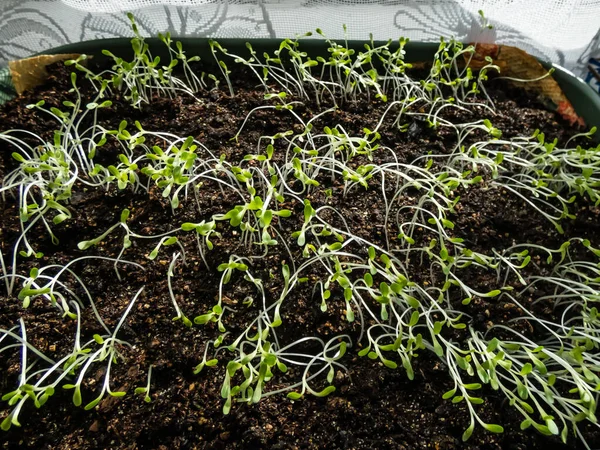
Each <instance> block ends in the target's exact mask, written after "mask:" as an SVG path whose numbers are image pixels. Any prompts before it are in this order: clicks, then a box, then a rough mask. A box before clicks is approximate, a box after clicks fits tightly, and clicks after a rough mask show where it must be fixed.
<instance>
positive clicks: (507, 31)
mask: <svg viewBox="0 0 600 450" xmlns="http://www.w3.org/2000/svg"><path fill="white" fill-rule="evenodd" d="M479 9H482V10H483V11H484V12H485V15H486V17H488V19H489V20H490V23H492V24H493V25H494V26H495V36H494V38H495V39H496V40H497V42H500V43H504V44H507V45H514V46H518V47H521V48H523V49H524V50H526V51H528V52H529V53H531V54H533V55H535V56H538V57H541V58H542V59H545V60H548V61H551V62H554V63H556V64H559V65H561V66H563V67H566V68H568V69H570V70H571V71H573V72H574V73H576V74H577V75H579V76H583V77H585V76H586V75H588V65H589V60H590V57H593V56H597V55H598V53H599V52H600V32H599V31H600V0H392V1H386V0H345V1H344V0H163V1H161V0H0V66H1V65H4V64H5V63H6V62H7V61H9V60H12V59H20V58H24V57H27V56H30V55H32V54H34V53H37V52H40V51H43V50H47V49H50V48H53V47H58V46H61V45H65V44H68V43H72V42H78V41H86V40H92V39H102V38H114V37H121V36H130V35H131V31H130V28H129V23H128V21H127V19H126V16H125V12H126V11H131V12H133V13H134V14H135V16H136V18H137V21H138V23H139V25H140V30H141V31H142V33H143V34H144V35H147V36H151V35H155V34H156V33H158V32H164V31H170V32H171V34H173V35H175V36H202V37H216V38H219V37H221V38H223V37H233V38H244V39H252V38H268V37H272V38H282V37H294V36H295V35H296V34H302V33H305V32H307V31H311V30H314V29H315V28H316V27H320V28H321V29H323V30H324V32H325V33H326V34H327V35H328V36H331V37H333V38H341V37H343V28H342V25H343V24H346V25H347V30H348V38H350V39H367V38H368V37H369V33H373V35H374V37H375V39H388V38H394V39H395V38H397V37H399V36H406V37H409V38H411V39H412V40H421V41H433V40H437V39H438V38H439V36H446V37H449V36H454V37H456V38H458V39H461V40H466V41H468V40H469V39H470V38H471V37H472V35H473V32H474V31H473V30H477V29H478V28H477V24H478V23H479V15H478V13H477V11H478V10H479Z"/></svg>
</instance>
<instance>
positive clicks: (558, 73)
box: [0, 38, 600, 139]
mask: <svg viewBox="0 0 600 450" xmlns="http://www.w3.org/2000/svg"><path fill="white" fill-rule="evenodd" d="M178 40H180V41H181V42H182V44H183V48H184V50H185V52H186V53H187V54H188V55H198V56H200V57H201V58H202V59H205V60H210V61H212V55H211V54H210V47H209V45H208V39H207V38H180V39H178ZM146 42H147V43H148V44H149V45H150V51H151V53H152V55H153V56H160V57H161V58H166V57H168V53H167V50H166V47H165V45H164V44H163V43H162V42H161V41H160V40H159V39H158V38H148V39H146ZM280 42H281V40H280V39H256V40H252V41H251V43H252V46H253V48H254V50H256V51H257V52H258V54H259V55H260V54H262V53H263V52H265V51H266V52H269V53H271V54H272V52H273V51H274V50H276V49H278V48H279V44H280ZM219 43H220V44H221V45H222V46H223V47H225V48H227V49H228V50H229V51H231V52H233V53H237V54H239V55H244V56H245V55H248V50H247V49H246V40H245V39H244V40H242V39H219ZM375 44H383V42H381V41H379V42H375ZM348 45H349V47H350V48H354V49H356V50H361V49H363V48H364V42H363V41H349V42H348ZM395 45H396V46H397V45H398V44H397V43H396V44H395ZM393 46H394V44H392V48H393ZM327 47H328V44H327V43H326V42H325V41H322V40H313V39H306V40H303V41H302V44H301V48H302V50H303V51H306V52H307V53H308V54H309V55H311V56H312V57H313V58H314V57H316V56H325V55H327ZM104 49H106V50H110V51H111V52H112V53H114V54H116V55H119V56H122V57H124V58H131V57H132V56H133V52H132V50H131V43H130V38H115V39H102V40H94V41H84V42H78V43H75V44H68V45H64V46H61V47H56V48H53V49H49V50H46V51H44V52H42V53H39V54H46V55H52V54H59V53H85V54H88V55H93V56H94V57H96V58H105V57H104V56H103V55H102V53H101V51H102V50H104ZM405 49H406V61H407V62H417V61H430V60H431V59H432V58H433V55H434V53H435V52H436V50H437V49H438V44H437V43H435V42H432V43H424V42H409V43H408V44H407V45H406V47H405ZM33 56H37V55H33ZM541 63H542V64H543V65H544V66H545V67H546V68H550V67H554V68H555V72H554V74H553V76H554V78H555V79H556V81H557V82H558V84H559V85H560V87H561V88H562V90H563V92H564V93H565V95H566V96H567V98H569V100H570V101H571V103H572V104H573V107H574V108H575V111H577V114H579V115H580V116H581V117H583V119H584V120H585V122H586V124H587V125H588V127H590V128H591V127H593V126H596V127H598V128H600V96H598V94H597V93H595V92H594V90H593V89H592V88H591V87H590V86H589V85H587V84H586V83H585V82H584V81H583V80H582V79H580V78H578V77H576V76H575V75H573V74H572V73H571V72H569V71H568V70H566V69H564V68H562V67H560V66H557V65H555V64H551V63H547V62H544V61H541ZM15 95H16V93H15V91H14V88H13V86H12V83H11V81H10V73H9V72H8V69H3V70H0V104H2V103H4V102H5V101H7V100H9V99H10V98H13V97H14V96H15ZM598 138H599V139H600V136H599V137H598Z"/></svg>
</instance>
